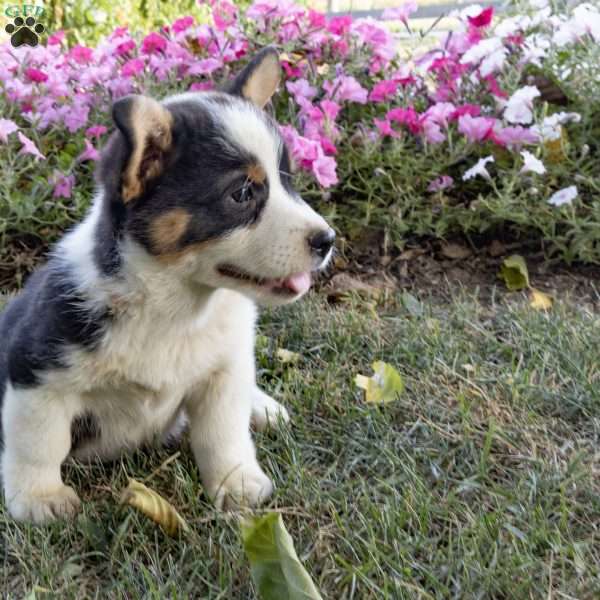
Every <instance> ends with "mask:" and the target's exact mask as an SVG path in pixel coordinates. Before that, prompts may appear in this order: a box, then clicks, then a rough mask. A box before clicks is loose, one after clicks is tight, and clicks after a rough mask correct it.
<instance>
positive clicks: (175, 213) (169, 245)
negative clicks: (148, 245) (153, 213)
mask: <svg viewBox="0 0 600 600" xmlns="http://www.w3.org/2000/svg"><path fill="white" fill-rule="evenodd" d="M191 218H192V215H190V213H189V212H188V211H187V210H184V209H183V208H174V209H173V210H170V211H169V212H166V213H165V214H164V215H160V216H159V217H156V219H154V221H152V224H151V225H150V238H151V240H152V246H153V248H154V250H155V251H157V252H158V253H160V254H164V253H168V252H173V251H174V250H175V249H176V248H177V242H178V241H179V240H180V239H181V237H182V236H183V234H184V233H185V232H186V230H187V226H188V223H189V222H190V219H191Z"/></svg>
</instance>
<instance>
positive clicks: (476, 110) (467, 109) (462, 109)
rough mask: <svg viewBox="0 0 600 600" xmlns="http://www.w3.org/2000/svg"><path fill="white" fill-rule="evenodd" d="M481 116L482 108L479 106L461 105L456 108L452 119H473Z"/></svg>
mask: <svg viewBox="0 0 600 600" xmlns="http://www.w3.org/2000/svg"><path fill="white" fill-rule="evenodd" d="M480 114H481V107H480V106H477V104H461V105H460V106H457V107H456V110H455V111H454V114H453V115H452V119H458V118H459V117H462V115H471V116H472V117H478V116H479V115H480Z"/></svg>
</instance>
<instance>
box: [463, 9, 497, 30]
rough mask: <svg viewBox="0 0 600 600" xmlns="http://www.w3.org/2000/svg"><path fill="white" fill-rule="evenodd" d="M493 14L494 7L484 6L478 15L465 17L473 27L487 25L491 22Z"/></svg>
mask: <svg viewBox="0 0 600 600" xmlns="http://www.w3.org/2000/svg"><path fill="white" fill-rule="evenodd" d="M493 16H494V7H493V6H490V7H489V8H484V9H483V10H482V11H481V12H480V13H479V14H478V15H476V16H474V17H467V18H468V19H469V23H470V24H471V25H472V26H473V27H487V26H488V25H489V24H490V23H491V22H492V17H493Z"/></svg>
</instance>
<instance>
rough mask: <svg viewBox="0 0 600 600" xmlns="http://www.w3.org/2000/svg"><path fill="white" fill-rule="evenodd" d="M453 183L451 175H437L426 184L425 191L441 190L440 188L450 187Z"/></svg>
mask: <svg viewBox="0 0 600 600" xmlns="http://www.w3.org/2000/svg"><path fill="white" fill-rule="evenodd" d="M453 185H454V179H452V177H450V176H449V175H442V176H441V177H438V178H437V179H434V180H433V181H431V182H430V183H429V185H428V186H427V191H428V192H441V191H442V190H445V189H447V188H449V187H452V186H453Z"/></svg>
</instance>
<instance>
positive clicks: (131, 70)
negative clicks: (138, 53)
mask: <svg viewBox="0 0 600 600" xmlns="http://www.w3.org/2000/svg"><path fill="white" fill-rule="evenodd" d="M144 67H145V63H144V61H143V59H141V58H132V59H131V60H128V61H127V62H126V63H125V64H124V65H123V66H122V67H121V73H122V74H123V77H133V76H135V75H137V74H138V73H141V72H142V71H143V70H144Z"/></svg>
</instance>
